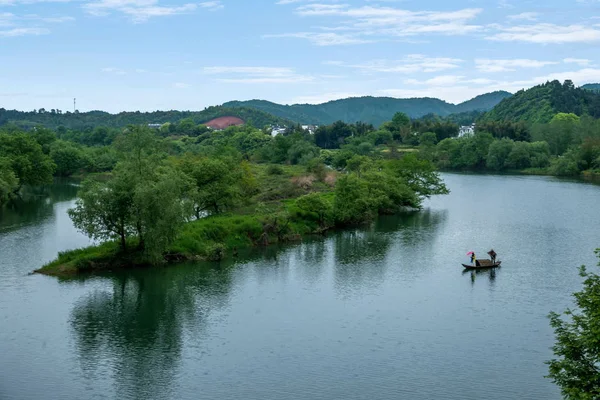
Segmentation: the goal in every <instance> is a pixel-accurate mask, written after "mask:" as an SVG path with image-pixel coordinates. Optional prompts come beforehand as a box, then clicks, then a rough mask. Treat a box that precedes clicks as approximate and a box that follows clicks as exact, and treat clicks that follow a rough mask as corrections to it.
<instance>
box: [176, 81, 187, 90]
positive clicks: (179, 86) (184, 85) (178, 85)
mask: <svg viewBox="0 0 600 400" xmlns="http://www.w3.org/2000/svg"><path fill="white" fill-rule="evenodd" d="M173 87H174V88H175V89H188V88H189V87H190V85H189V84H188V83H183V82H176V83H174V84H173Z"/></svg>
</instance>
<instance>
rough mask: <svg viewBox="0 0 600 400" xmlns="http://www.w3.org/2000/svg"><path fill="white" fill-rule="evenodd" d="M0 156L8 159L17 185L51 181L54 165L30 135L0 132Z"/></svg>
mask: <svg viewBox="0 0 600 400" xmlns="http://www.w3.org/2000/svg"><path fill="white" fill-rule="evenodd" d="M0 157H4V158H7V159H8V160H10V167H11V169H12V171H13V173H14V174H15V176H16V177H17V178H18V179H19V185H42V184H47V183H51V182H52V174H53V173H54V170H55V168H56V165H55V164H54V162H53V161H52V159H51V158H50V157H49V156H48V155H46V154H44V152H43V151H42V146H41V145H40V144H39V143H38V142H36V141H35V139H34V138H33V137H31V136H30V135H27V134H25V133H13V134H2V133H0Z"/></svg>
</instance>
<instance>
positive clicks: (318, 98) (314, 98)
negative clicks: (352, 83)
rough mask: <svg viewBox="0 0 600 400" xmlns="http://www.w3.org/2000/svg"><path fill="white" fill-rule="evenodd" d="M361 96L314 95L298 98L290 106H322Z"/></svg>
mask: <svg viewBox="0 0 600 400" xmlns="http://www.w3.org/2000/svg"><path fill="white" fill-rule="evenodd" d="M360 96H361V95H360V94H357V93H352V92H333V93H319V94H314V95H305V96H297V97H294V98H293V99H292V100H290V101H289V104H322V103H327V102H328V101H332V100H339V99H347V98H349V97H360Z"/></svg>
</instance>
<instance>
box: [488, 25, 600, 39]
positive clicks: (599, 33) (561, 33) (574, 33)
mask: <svg viewBox="0 0 600 400" xmlns="http://www.w3.org/2000/svg"><path fill="white" fill-rule="evenodd" d="M498 29H499V31H500V32H498V33H495V34H492V35H489V36H487V37H486V38H487V39H489V40H495V41H504V42H529V43H540V44H561V43H578V42H580V43H591V42H597V41H600V30H599V29H595V28H592V27H588V26H583V25H555V24H547V23H540V24H534V25H522V26H510V27H498Z"/></svg>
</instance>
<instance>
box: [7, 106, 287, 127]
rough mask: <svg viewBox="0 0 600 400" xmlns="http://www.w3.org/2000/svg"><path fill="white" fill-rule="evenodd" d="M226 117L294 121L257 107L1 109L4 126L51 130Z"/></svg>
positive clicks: (258, 123) (256, 123)
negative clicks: (132, 109)
mask: <svg viewBox="0 0 600 400" xmlns="http://www.w3.org/2000/svg"><path fill="white" fill-rule="evenodd" d="M225 116H233V117H238V118H241V119H242V120H243V121H245V122H246V123H248V124H252V125H254V126H259V127H262V126H265V125H271V124H273V125H277V124H283V125H285V124H289V123H290V121H288V120H286V119H284V118H279V117H276V116H274V115H272V114H268V113H266V112H263V111H261V110H258V109H255V108H227V107H208V108H206V109H204V110H203V111H174V110H172V111H153V112H139V111H135V112H121V113H118V114H109V113H107V112H104V111H89V112H82V113H80V112H70V111H66V112H63V111H62V110H56V109H52V110H45V109H43V108H41V109H39V110H34V111H30V112H24V111H16V110H5V109H4V108H0V126H1V125H5V124H15V125H17V126H19V127H21V128H25V129H31V128H33V127H35V126H44V127H46V128H51V129H58V128H60V127H63V128H65V129H72V130H79V131H89V130H93V129H94V128H96V127H106V128H123V127H125V126H127V125H131V124H134V125H144V124H165V123H169V122H170V123H173V122H178V121H181V120H182V119H186V118H189V119H191V120H192V121H193V122H194V123H195V124H201V123H204V122H208V121H210V120H212V119H214V118H218V117H225ZM106 128H104V129H106Z"/></svg>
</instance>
